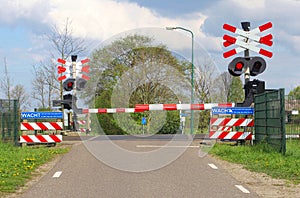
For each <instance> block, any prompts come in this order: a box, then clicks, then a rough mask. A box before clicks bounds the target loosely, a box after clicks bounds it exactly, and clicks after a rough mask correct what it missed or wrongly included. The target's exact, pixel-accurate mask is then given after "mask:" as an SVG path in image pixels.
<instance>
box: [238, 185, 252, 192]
mask: <svg viewBox="0 0 300 198" xmlns="http://www.w3.org/2000/svg"><path fill="white" fill-rule="evenodd" d="M235 187H237V188H238V189H239V190H240V191H242V192H243V193H250V192H249V190H247V189H246V188H244V187H243V186H242V185H235Z"/></svg>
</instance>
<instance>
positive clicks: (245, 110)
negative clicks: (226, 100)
mask: <svg viewBox="0 0 300 198" xmlns="http://www.w3.org/2000/svg"><path fill="white" fill-rule="evenodd" d="M211 111H212V114H213V115H218V114H244V115H249V114H254V108H252V107H230V108H225V107H223V108H222V107H213V108H212V110H211Z"/></svg>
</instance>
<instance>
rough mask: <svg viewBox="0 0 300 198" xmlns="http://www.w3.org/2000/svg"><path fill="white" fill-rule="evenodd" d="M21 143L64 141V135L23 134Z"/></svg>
mask: <svg viewBox="0 0 300 198" xmlns="http://www.w3.org/2000/svg"><path fill="white" fill-rule="evenodd" d="M19 142H20V143H57V142H62V135H22V136H20V141H19Z"/></svg>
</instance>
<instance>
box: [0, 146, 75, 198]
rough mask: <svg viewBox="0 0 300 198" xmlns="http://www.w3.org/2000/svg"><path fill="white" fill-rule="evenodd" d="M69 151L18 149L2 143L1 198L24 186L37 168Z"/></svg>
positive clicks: (43, 147)
mask: <svg viewBox="0 0 300 198" xmlns="http://www.w3.org/2000/svg"><path fill="white" fill-rule="evenodd" d="M68 150H69V149H68V148H59V147H45V146H40V147H38V148H37V147H36V146H35V147H29V146H27V147H16V146H13V145H11V144H5V143H2V142H0V152H1V155H0V197H1V194H2V195H4V194H6V193H10V192H14V191H15V190H17V189H18V188H19V187H20V186H23V185H24V184H25V182H26V181H27V180H28V179H30V177H31V173H32V172H33V171H34V170H35V169H36V168H38V167H39V166H40V165H42V164H44V163H45V162H47V161H49V160H51V159H53V157H55V156H57V155H59V154H63V153H66V152H68Z"/></svg>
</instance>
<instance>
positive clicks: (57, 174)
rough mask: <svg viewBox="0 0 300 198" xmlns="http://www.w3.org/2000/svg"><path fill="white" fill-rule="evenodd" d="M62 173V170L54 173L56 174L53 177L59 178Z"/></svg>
mask: <svg viewBox="0 0 300 198" xmlns="http://www.w3.org/2000/svg"><path fill="white" fill-rule="evenodd" d="M61 174H62V171H57V172H56V173H54V175H53V176H52V177H53V178H57V177H60V175H61Z"/></svg>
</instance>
